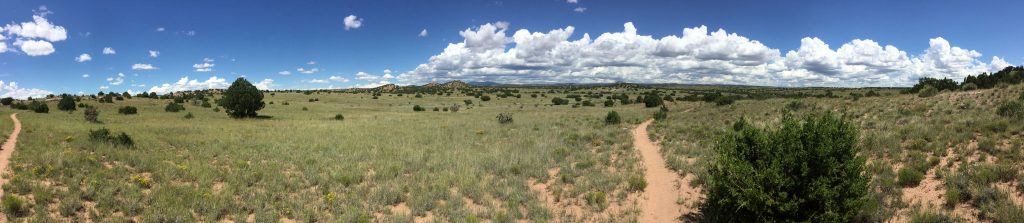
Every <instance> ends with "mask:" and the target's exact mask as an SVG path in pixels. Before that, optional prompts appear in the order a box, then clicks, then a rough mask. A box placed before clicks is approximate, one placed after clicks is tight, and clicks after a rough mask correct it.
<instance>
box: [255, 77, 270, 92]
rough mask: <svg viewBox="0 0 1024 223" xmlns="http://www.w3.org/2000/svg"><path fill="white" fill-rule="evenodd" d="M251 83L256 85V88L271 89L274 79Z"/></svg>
mask: <svg viewBox="0 0 1024 223" xmlns="http://www.w3.org/2000/svg"><path fill="white" fill-rule="evenodd" d="M253 85H254V86H256V89H260V90H272V89H274V80H273V79H263V80H262V81H260V82H256V83H255V84H253Z"/></svg>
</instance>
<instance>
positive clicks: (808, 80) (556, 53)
mask: <svg viewBox="0 0 1024 223" xmlns="http://www.w3.org/2000/svg"><path fill="white" fill-rule="evenodd" d="M623 27H624V29H623V31H622V32H612V33H602V34H600V35H598V36H597V37H596V38H591V36H590V34H587V33H585V34H583V37H582V38H580V39H577V40H570V39H569V37H570V36H571V35H572V34H573V32H574V31H575V28H574V27H572V26H568V27H565V28H561V29H554V30H550V31H548V32H546V33H545V32H530V31H529V30H527V29H520V30H517V31H515V32H514V33H513V34H512V35H511V36H509V35H507V33H508V32H509V29H508V24H507V23H504V24H503V23H497V24H491V23H487V24H484V25H481V26H479V27H475V28H472V29H466V30H464V31H461V32H459V34H460V36H462V37H463V41H462V42H459V43H450V44H448V47H447V48H445V49H444V51H443V52H441V53H439V54H437V55H434V56H431V57H430V59H429V60H428V62H426V63H423V64H420V65H419V66H417V67H416V68H415V69H413V70H411V71H408V72H405V73H402V74H400V75H398V76H397V82H398V83H402V84H422V83H426V82H435V81H438V82H440V81H449V80H463V81H493V82H499V83H523V84H529V83H613V82H634V83H696V84H739V85H765V86H836V87H860V86H907V85H912V84H913V83H916V82H917V79H919V78H922V77H940V78H941V77H947V78H952V79H957V80H959V79H963V78H964V77H966V76H968V75H977V74H980V73H983V72H993V71H996V70H999V69H1002V68H1005V67H1006V66H1011V64H1010V63H1008V62H1006V61H1005V60H1004V59H1002V58H999V57H998V56H993V57H991V59H990V60H989V62H987V63H986V62H984V61H982V58H981V57H982V54H981V53H979V52H977V51H974V50H969V49H963V48H960V47H957V46H953V45H951V44H950V42H949V41H947V40H946V39H943V38H942V37H935V38H932V39H930V40H928V46H929V47H928V48H927V49H926V50H925V51H924V52H920V53H917V54H910V53H907V52H905V51H902V50H900V49H899V48H897V47H895V46H892V45H884V46H883V45H882V44H880V43H878V42H875V41H873V40H870V39H854V40H852V41H850V42H847V43H843V44H842V45H840V46H839V47H838V48H833V47H830V46H829V44H827V43H825V42H824V41H822V40H820V39H818V38H816V37H805V38H803V39H801V40H800V47H799V49H796V50H791V51H788V52H786V53H785V54H782V53H781V51H780V50H779V49H776V48H771V47H769V46H766V45H764V44H762V43H761V42H759V41H757V40H752V39H749V38H747V37H744V36H741V35H739V34H737V33H728V32H726V31H725V30H724V29H719V30H717V31H713V32H709V31H708V28H707V27H706V26H699V27H693V28H684V29H683V31H682V34H681V35H680V36H676V35H669V36H664V37H661V38H655V37H652V36H649V35H642V34H639V33H638V32H637V29H636V28H635V26H634V25H633V23H631V22H627V23H625V24H624V25H623Z"/></svg>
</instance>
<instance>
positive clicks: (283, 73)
mask: <svg viewBox="0 0 1024 223" xmlns="http://www.w3.org/2000/svg"><path fill="white" fill-rule="evenodd" d="M277 74H280V75H285V76H288V75H292V72H291V71H287V70H282V71H281V72H277Z"/></svg>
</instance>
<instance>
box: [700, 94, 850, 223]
mask: <svg viewBox="0 0 1024 223" xmlns="http://www.w3.org/2000/svg"><path fill="white" fill-rule="evenodd" d="M741 128H742V129H740V131H739V132H735V133H730V134H729V135H728V136H726V137H724V138H722V139H720V140H719V141H718V143H717V144H716V145H715V147H714V152H715V155H714V157H713V159H712V162H711V163H710V166H708V168H706V169H707V177H706V178H705V179H706V181H705V185H704V186H705V188H706V191H707V200H706V201H705V202H704V203H703V204H702V207H701V209H702V210H701V211H702V214H703V217H704V220H705V221H708V222H850V221H851V219H853V217H854V216H855V215H856V214H857V213H858V211H859V210H860V208H861V205H862V204H863V203H864V201H863V200H864V199H863V198H864V197H865V194H866V193H867V190H868V187H867V182H868V178H867V177H866V176H865V175H863V174H862V172H863V169H864V161H865V160H864V158H863V157H859V156H858V155H857V152H858V148H859V147H858V146H857V139H858V138H857V134H858V133H857V129H856V128H855V127H854V125H853V124H851V123H849V122H847V121H845V120H842V119H841V118H838V117H835V116H833V115H832V114H831V113H824V114H811V115H807V116H806V117H805V118H804V119H803V120H798V119H796V118H793V117H792V116H790V115H786V116H784V117H783V119H782V126H781V127H779V128H778V129H760V128H757V127H754V126H750V125H745V126H743V127H741Z"/></svg>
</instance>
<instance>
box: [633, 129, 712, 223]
mask: <svg viewBox="0 0 1024 223" xmlns="http://www.w3.org/2000/svg"><path fill="white" fill-rule="evenodd" d="M653 121H654V120H647V121H644V122H643V123H641V124H640V125H639V126H637V127H636V129H634V130H633V146H634V147H636V149H637V150H639V151H640V156H641V157H642V160H643V165H644V168H645V169H646V171H645V174H644V179H645V180H647V188H645V189H644V193H643V195H642V196H641V201H640V202H641V203H640V210H641V214H640V219H639V220H640V222H676V221H679V220H678V219H679V217H680V216H682V215H683V214H686V213H690V212H692V211H693V210H689V208H688V207H686V206H684V205H682V204H683V203H692V202H694V201H695V200H696V199H697V197H696V195H697V194H699V193H694V192H693V190H692V189H690V188H689V183H688V182H686V181H682V180H681V179H680V178H679V174H678V173H676V172H673V171H672V170H669V169H668V167H667V166H666V165H665V160H664V159H663V158H662V157H661V154H659V150H660V147H659V146H657V145H655V144H654V142H651V140H650V139H649V138H648V136H647V126H648V125H650V124H651V122H653ZM684 190H685V191H690V193H683V191H684ZM680 199H683V201H682V202H679V201H680Z"/></svg>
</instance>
